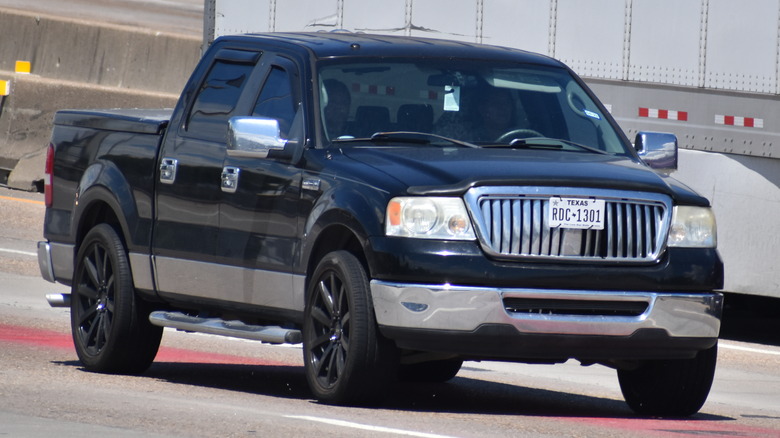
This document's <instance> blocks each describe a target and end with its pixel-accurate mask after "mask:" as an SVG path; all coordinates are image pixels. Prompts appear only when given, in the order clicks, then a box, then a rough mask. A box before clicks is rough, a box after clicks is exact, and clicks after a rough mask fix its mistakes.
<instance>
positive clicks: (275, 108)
mask: <svg viewBox="0 0 780 438" xmlns="http://www.w3.org/2000/svg"><path fill="white" fill-rule="evenodd" d="M295 109H296V105H295V99H294V97H293V93H292V87H291V82H290V77H289V75H288V74H287V71H285V70H284V69H282V68H280V67H273V68H272V69H271V72H270V73H269V74H268V79H266V81H265V85H263V90H262V92H261V93H260V97H258V99H257V103H256V104H255V109H254V111H252V115H253V116H255V117H268V118H272V119H276V120H278V121H279V130H280V131H281V135H282V138H288V133H289V132H290V127H291V126H292V122H293V119H294V118H295Z"/></svg>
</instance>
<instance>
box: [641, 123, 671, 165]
mask: <svg viewBox="0 0 780 438" xmlns="http://www.w3.org/2000/svg"><path fill="white" fill-rule="evenodd" d="M634 148H635V149H636V151H637V152H638V153H639V158H641V159H642V161H644V162H645V164H647V165H648V166H650V167H652V168H653V169H657V170H666V171H672V170H675V169H677V136H676V135H674V134H668V133H665V132H638V133H637V134H636V140H635V141H634Z"/></svg>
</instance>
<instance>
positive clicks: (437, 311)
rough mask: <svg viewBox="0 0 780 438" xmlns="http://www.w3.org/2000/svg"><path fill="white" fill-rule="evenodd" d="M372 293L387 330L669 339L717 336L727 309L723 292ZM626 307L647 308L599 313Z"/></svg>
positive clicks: (439, 289)
mask: <svg viewBox="0 0 780 438" xmlns="http://www.w3.org/2000/svg"><path fill="white" fill-rule="evenodd" d="M371 294H372V297H373V301H374V309H375V312H376V318H377V322H378V324H379V325H380V326H384V327H393V328H400V329H415V330H424V331H429V332H431V331H433V332H435V331H438V330H440V331H447V332H450V333H451V332H453V331H463V332H464V333H466V332H473V331H474V330H477V329H478V328H479V327H480V326H483V325H488V324H500V325H508V326H512V327H514V328H515V329H516V330H517V331H518V332H519V333H521V334H550V335H574V336H576V335H582V336H615V337H618V336H623V337H625V336H631V335H632V334H634V333H635V332H637V331H639V330H641V329H663V330H665V331H666V332H667V334H668V336H669V337H680V338H683V337H685V338H717V336H718V333H719V332H720V315H721V311H722V307H723V296H722V295H721V294H719V293H659V292H628V291H626V292H621V291H592V290H582V291H580V290H545V289H522V288H488V287H464V286H453V285H423V284H398V283H388V282H383V281H378V280H374V281H372V282H371ZM513 299H518V300H521V301H522V300H532V301H539V302H545V303H554V305H553V307H555V308H556V309H557V310H556V311H550V312H545V311H544V310H539V311H538V312H536V313H533V312H531V311H513V310H512V309H511V306H507V304H506V303H507V302H510V301H511V300H513ZM507 300H508V301H507ZM590 302H592V303H593V306H592V309H595V310H590V311H589V312H581V313H587V314H567V311H566V310H565V309H566V308H567V304H568V303H577V305H580V306H581V305H582V303H586V304H587V303H590ZM621 303H631V304H637V305H638V306H639V307H640V309H643V310H640V311H639V313H638V314H632V315H625V314H622V315H621V314H615V312H610V311H605V312H603V313H602V314H599V311H598V309H600V308H603V307H605V306H606V307H610V306H613V307H614V306H615V305H617V307H620V306H621ZM645 305H646V306H645ZM508 307H510V308H508ZM634 307H636V306H634ZM572 313H576V312H572Z"/></svg>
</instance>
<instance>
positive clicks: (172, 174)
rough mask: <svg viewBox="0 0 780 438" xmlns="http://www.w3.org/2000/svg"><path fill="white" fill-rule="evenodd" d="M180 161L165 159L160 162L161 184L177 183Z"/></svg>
mask: <svg viewBox="0 0 780 438" xmlns="http://www.w3.org/2000/svg"><path fill="white" fill-rule="evenodd" d="M178 165H179V161H178V160H177V159H175V158H163V159H162V161H161V162H160V182H161V183H163V184H173V182H174V181H176V168H177V167H178Z"/></svg>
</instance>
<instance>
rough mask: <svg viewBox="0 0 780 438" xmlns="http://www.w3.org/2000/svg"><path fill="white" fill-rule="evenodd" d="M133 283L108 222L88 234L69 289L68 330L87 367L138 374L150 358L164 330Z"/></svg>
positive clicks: (88, 368) (122, 247)
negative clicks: (156, 323)
mask: <svg viewBox="0 0 780 438" xmlns="http://www.w3.org/2000/svg"><path fill="white" fill-rule="evenodd" d="M149 312H150V309H149V307H148V305H147V304H146V303H145V302H143V301H142V300H140V299H139V298H138V297H137V296H136V293H135V289H134V287H133V280H132V274H131V271H130V263H129V261H128V258H127V253H126V252H125V248H124V244H123V243H122V240H121V239H120V238H119V236H118V235H117V233H116V231H115V230H114V229H113V228H112V227H111V226H109V225H107V224H101V225H97V226H96V227H94V228H93V229H91V230H90V231H89V233H87V235H86V237H85V238H84V241H83V243H82V245H81V248H80V249H79V253H78V256H77V265H76V271H75V273H74V278H73V285H72V287H71V329H72V333H73V342H74V345H75V347H76V353H77V354H78V356H79V360H81V362H82V364H83V365H84V367H85V368H86V369H87V370H89V371H95V372H104V373H128V374H137V373H142V372H144V371H145V370H146V369H147V368H148V367H149V365H150V364H151V363H152V361H153V360H154V357H155V355H156V354H157V350H158V348H159V346H160V339H161V338H162V328H161V327H156V326H154V325H152V324H151V323H150V322H149V319H148V317H149Z"/></svg>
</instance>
